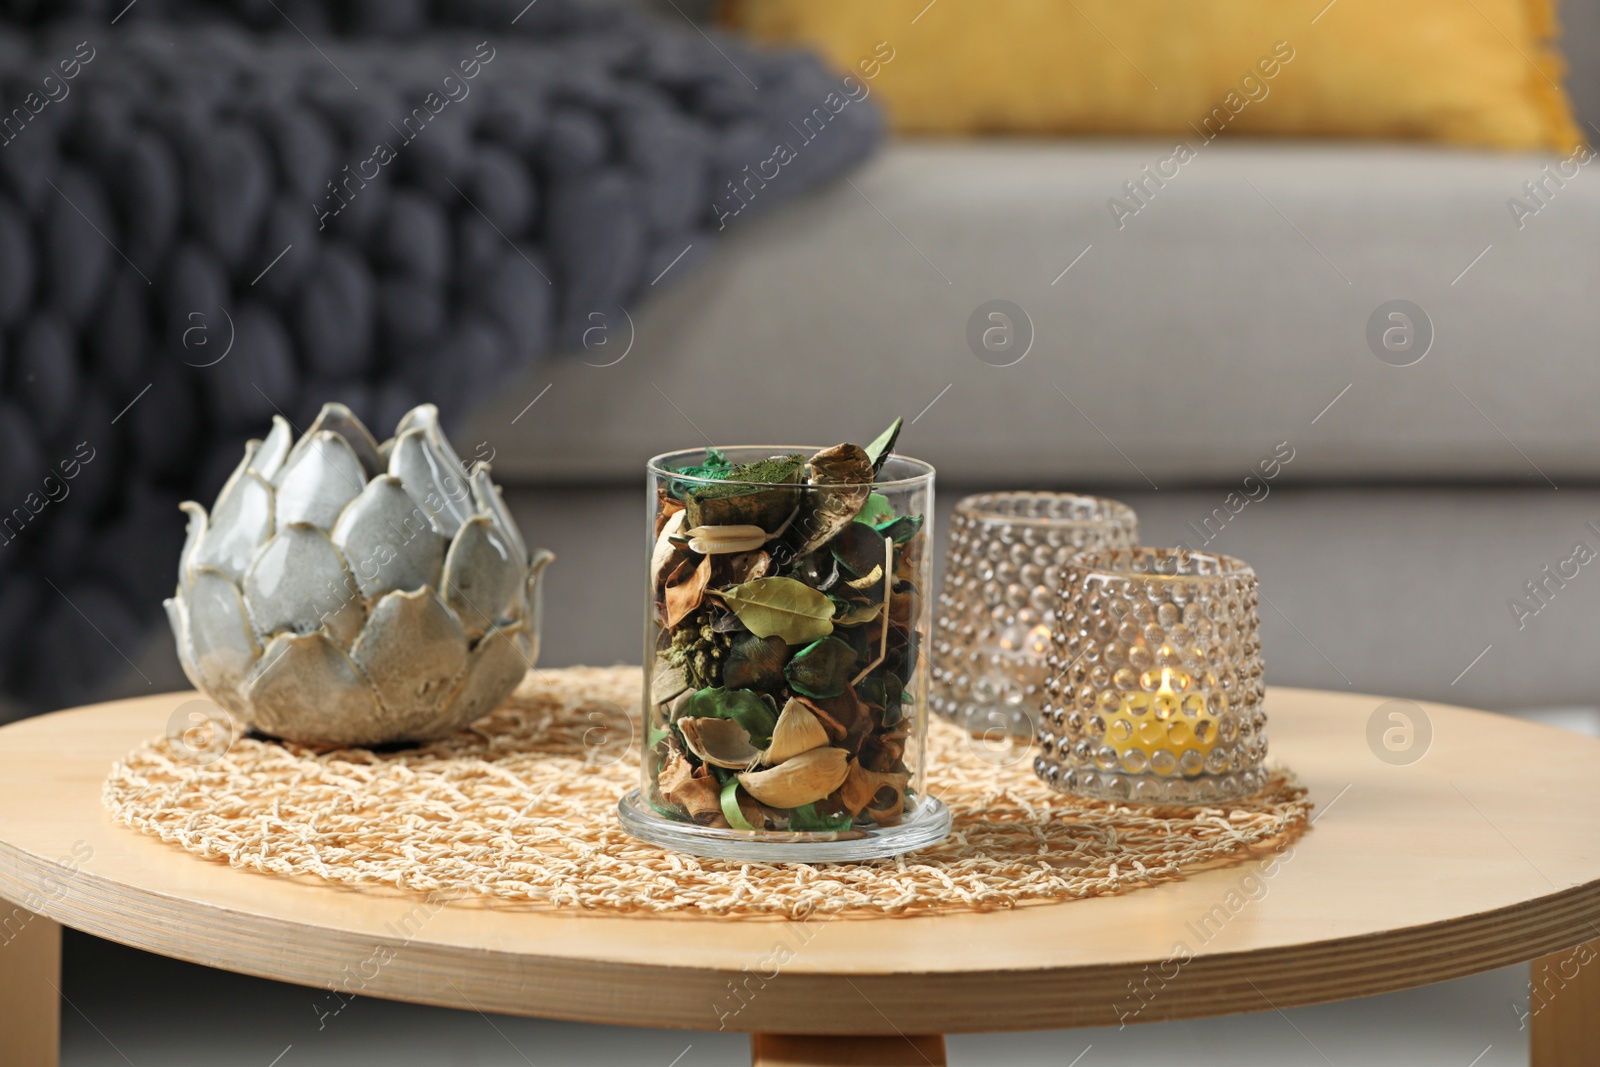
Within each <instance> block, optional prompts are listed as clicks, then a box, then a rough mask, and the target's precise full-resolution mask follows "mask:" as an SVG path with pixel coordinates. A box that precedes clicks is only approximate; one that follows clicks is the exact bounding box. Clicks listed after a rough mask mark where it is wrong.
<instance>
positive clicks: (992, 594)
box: [930, 492, 1139, 740]
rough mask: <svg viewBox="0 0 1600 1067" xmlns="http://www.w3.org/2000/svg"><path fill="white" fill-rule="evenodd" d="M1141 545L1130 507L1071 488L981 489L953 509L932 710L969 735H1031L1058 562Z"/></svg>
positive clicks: (1057, 582) (1041, 699) (1058, 577)
mask: <svg viewBox="0 0 1600 1067" xmlns="http://www.w3.org/2000/svg"><path fill="white" fill-rule="evenodd" d="M1138 543H1139V522H1138V519H1137V517H1136V516H1135V515H1134V513H1133V509H1132V508H1130V507H1129V506H1128V505H1126V504H1123V503H1121V502H1119V501H1116V500H1103V499H1101V498H1099V497H1093V496H1079V495H1077V494H1074V493H1039V492H1014V493H983V494H980V495H978V496H969V497H966V498H965V499H963V500H962V501H961V502H960V503H959V504H957V505H956V508H955V513H954V515H953V517H952V519H951V532H950V542H949V548H948V550H947V554H946V562H945V571H944V584H943V586H942V587H941V589H940V591H939V619H938V629H937V632H936V634H935V636H934V644H933V651H934V662H933V689H932V690H931V698H930V705H931V707H932V708H933V710H934V712H935V713H936V714H939V715H942V716H944V717H945V718H947V719H949V720H951V721H952V722H954V723H955V724H956V725H957V726H960V727H962V728H963V729H966V730H969V731H971V732H972V733H975V734H984V735H990V734H998V735H1004V736H1009V737H1012V738H1017V739H1025V740H1032V739H1033V738H1034V737H1035V736H1036V735H1037V731H1038V727H1039V721H1040V720H1039V716H1040V713H1041V712H1042V711H1043V709H1044V683H1045V680H1046V670H1045V661H1046V660H1047V658H1048V657H1049V655H1050V634H1051V631H1052V624H1053V623H1054V620H1055V612H1056V598H1057V590H1058V589H1059V588H1060V584H1061V572H1062V567H1063V566H1065V565H1066V563H1067V562H1068V561H1070V560H1071V559H1072V558H1073V557H1074V556H1076V555H1077V554H1078V553H1080V552H1083V551H1086V550H1090V549H1099V548H1129V547H1132V546H1134V545H1137V544H1138Z"/></svg>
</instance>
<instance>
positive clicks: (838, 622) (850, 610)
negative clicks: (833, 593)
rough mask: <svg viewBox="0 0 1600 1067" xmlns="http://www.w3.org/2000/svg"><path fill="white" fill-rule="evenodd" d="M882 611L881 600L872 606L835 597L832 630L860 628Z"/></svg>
mask: <svg viewBox="0 0 1600 1067" xmlns="http://www.w3.org/2000/svg"><path fill="white" fill-rule="evenodd" d="M882 610H883V602H882V601H881V600H880V601H878V602H877V603H872V604H860V603H857V602H855V601H853V600H844V599H842V598H839V597H835V598H834V600H833V626H834V629H836V630H837V629H839V628H840V627H850V626H860V625H861V624H862V623H868V622H871V621H872V620H873V619H876V618H877V617H878V612H880V611H882Z"/></svg>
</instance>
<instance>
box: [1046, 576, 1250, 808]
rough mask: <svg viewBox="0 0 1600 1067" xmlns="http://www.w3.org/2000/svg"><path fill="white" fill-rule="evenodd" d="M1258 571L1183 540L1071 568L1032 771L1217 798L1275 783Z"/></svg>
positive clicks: (1142, 794) (1091, 783)
mask: <svg viewBox="0 0 1600 1067" xmlns="http://www.w3.org/2000/svg"><path fill="white" fill-rule="evenodd" d="M1257 602H1258V592H1257V585H1256V574H1255V571H1253V570H1252V569H1251V568H1250V567H1249V566H1248V565H1247V564H1245V563H1242V562H1240V561H1239V560H1236V559H1231V558H1229V557H1227V556H1218V555H1212V554H1209V553H1204V552H1191V551H1189V550H1188V549H1175V548H1134V549H1116V550H1105V551H1099V552H1087V553H1084V554H1082V555H1080V556H1078V557H1077V558H1076V559H1075V560H1073V561H1072V562H1071V563H1069V564H1068V565H1067V566H1066V567H1065V568H1064V572H1063V579H1062V583H1061V589H1060V606H1059V609H1058V610H1059V615H1058V619H1059V621H1058V624H1057V626H1056V630H1055V634H1054V636H1053V645H1054V648H1053V651H1052V654H1051V656H1050V659H1049V664H1048V666H1049V671H1050V679H1049V681H1048V683H1047V685H1046V691H1047V699H1046V703H1045V724H1044V727H1043V731H1042V733H1041V735H1040V738H1039V754H1038V756H1037V758H1036V759H1035V761H1034V769H1035V770H1036V771H1037V772H1038V774H1039V776H1040V777H1041V778H1043V779H1044V780H1045V781H1046V782H1047V783H1049V784H1050V785H1052V786H1054V787H1055V788H1057V789H1060V790H1062V791H1064V792H1069V793H1076V794H1078V795H1080V796H1088V797H1096V798H1100V799H1105V800H1126V801H1135V802H1142V803H1152V804H1209V803H1213V802H1217V801H1225V800H1231V799H1237V798H1239V797H1244V796H1248V795H1250V794H1252V793H1255V792H1256V791H1258V790H1259V789H1261V788H1262V786H1264V785H1265V784H1266V781H1267V774H1266V771H1265V769H1264V768H1263V767H1262V760H1263V759H1264V758H1265V756H1266V754H1267V730H1266V726H1267V713H1266V708H1265V706H1264V703H1263V700H1264V696H1265V692H1266V690H1265V687H1264V685H1263V683H1262V663H1261V639H1260V636H1259V629H1260V620H1259V617H1258V614H1257Z"/></svg>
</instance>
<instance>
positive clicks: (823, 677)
mask: <svg viewBox="0 0 1600 1067" xmlns="http://www.w3.org/2000/svg"><path fill="white" fill-rule="evenodd" d="M830 607H831V605H830ZM855 666H856V650H855V649H853V648H851V647H850V646H849V645H848V644H846V643H845V642H843V641H841V640H839V639H838V638H837V637H824V638H822V639H821V640H820V641H813V642H812V643H811V644H809V645H807V646H806V647H805V648H803V649H801V650H800V651H799V652H797V653H795V656H794V659H792V660H790V661H789V665H788V666H786V667H785V668H784V669H783V675H784V677H785V678H787V679H789V687H790V688H791V689H793V690H794V691H795V692H796V693H799V694H800V695H801V696H808V697H821V698H826V697H835V696H838V695H839V694H840V693H843V692H844V691H845V690H846V689H848V688H849V686H850V675H851V673H852V672H854V670H855Z"/></svg>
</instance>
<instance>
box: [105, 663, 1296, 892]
mask: <svg viewBox="0 0 1600 1067" xmlns="http://www.w3.org/2000/svg"><path fill="white" fill-rule="evenodd" d="M640 689H641V681H640V674H639V670H638V668H629V667H613V668H589V667H579V668H572V669H568V670H537V671H534V672H533V673H531V674H529V676H528V677H527V679H525V680H524V682H523V684H522V686H521V687H520V688H519V689H518V690H517V692H516V693H515V694H514V695H513V696H512V697H511V699H510V700H508V701H507V702H506V703H505V705H504V706H502V707H501V708H499V709H498V710H496V711H495V712H493V713H492V714H490V715H488V716H485V717H484V718H483V719H481V720H479V721H478V722H477V723H476V724H474V725H473V726H472V727H471V728H470V729H467V730H464V731H462V732H461V733H458V734H456V735H454V736H452V737H449V738H446V739H444V740H441V741H435V742H432V743H429V744H427V745H423V746H420V747H415V748H410V749H406V750H402V751H394V752H372V751H367V750H364V749H339V750H319V749H315V748H309V747H306V746H301V745H292V744H282V743H278V742H274V741H265V740H258V739H255V738H252V737H241V738H239V739H238V740H236V741H234V743H233V744H232V746H231V747H230V748H228V750H227V751H226V752H225V753H223V754H222V755H221V756H219V757H217V758H214V759H212V760H211V761H210V762H198V761H197V760H196V756H195V754H194V753H192V752H190V751H188V750H186V749H184V748H183V747H182V746H181V745H175V744H174V743H173V742H172V741H170V740H168V739H167V738H159V739H156V740H153V741H150V742H148V743H146V744H145V745H144V746H142V747H141V748H139V749H137V750H136V751H134V752H132V753H130V754H129V755H128V756H127V757H126V758H125V759H123V760H122V761H121V762H119V763H117V764H116V765H115V766H114V767H113V768H112V770H111V775H110V777H108V778H107V779H106V783H105V792H104V799H105V804H106V807H107V808H108V809H109V810H110V811H111V814H112V816H113V817H114V818H115V819H117V820H118V821H119V822H122V823H124V824H126V825H128V826H131V827H133V828H135V829H137V830H140V831H142V832H144V833H147V834H151V835H153V836H155V837H159V838H160V839H162V840H163V841H167V842H170V843H171V844H174V845H177V846H178V847H180V848H183V849H185V850H187V851H189V852H192V853H193V854H195V855H196V856H200V857H203V858H205V859H209V860H215V861H220V862H226V863H228V864H230V865H231V866H233V867H238V868H245V869H249V870H255V871H261V872H265V873H270V874H276V875H284V876H289V877H315V878H322V879H326V880H328V881H331V882H337V883H342V884H345V885H351V886H366V887H372V888H374V889H377V888H384V889H389V890H400V891H412V892H419V893H432V894H436V895H441V896H444V897H446V898H449V899H460V900H467V899H476V900H480V901H492V902H498V903H505V902H514V903H516V904H520V905H522V906H529V907H539V908H562V909H572V910H574V911H578V910H588V911H594V912H604V913H606V914H613V915H614V914H618V913H638V914H649V913H659V912H677V913H686V914H691V915H692V914H695V913H699V914H704V915H719V916H732V917H741V918H766V917H771V918H778V917H787V916H793V915H808V914H830V915H841V916H851V915H856V916H862V917H870V916H881V915H904V914H923V913H928V912H937V911H954V910H968V911H985V910H993V909H997V908H1011V907H1017V906H1019V905H1024V904H1040V903H1049V902H1053V901H1062V900H1069V899H1073V898H1078V897H1089V896H1097V895H1100V894H1105V893H1118V892H1125V891H1127V890H1130V889H1134V888H1138V887H1142V886H1150V885H1155V884H1157V883H1160V882H1165V881H1172V880H1174V879H1177V878H1181V877H1183V876H1184V875H1185V874H1186V873H1192V872H1194V871H1196V870H1199V869H1202V868H1205V867H1211V866H1216V865H1219V864H1224V863H1227V862H1229V861H1236V860H1240V859H1243V858H1246V857H1247V856H1249V855H1251V854H1252V853H1254V852H1256V851H1259V850H1263V849H1269V848H1274V847H1280V846H1281V845H1282V844H1284V843H1286V842H1287V841H1289V840H1291V839H1292V838H1294V837H1296V836H1298V835H1299V834H1300V833H1301V832H1302V831H1303V830H1304V829H1305V827H1306V825H1307V817H1308V815H1309V813H1310V811H1311V802H1310V801H1309V800H1308V799H1307V798H1306V792H1305V790H1304V789H1303V788H1301V787H1300V786H1299V785H1298V784H1297V783H1296V782H1295V780H1294V778H1293V776H1292V775H1290V774H1288V773H1287V772H1277V773H1275V774H1274V775H1273V777H1272V782H1271V785H1270V786H1269V787H1268V789H1267V790H1266V791H1265V792H1264V793H1262V794H1261V795H1259V796H1257V797H1254V798H1252V799H1250V800H1247V801H1242V802H1238V803H1235V804H1232V805H1229V806H1227V807H1221V808H1193V809H1180V808H1145V807H1126V806H1119V805H1116V804H1110V803H1104V802H1099V801H1092V800H1079V799H1076V798H1074V797H1067V796H1062V795H1060V794H1058V793H1054V792H1052V791H1051V790H1049V789H1048V788H1046V787H1045V786H1044V784H1043V783H1041V782H1040V781H1038V779H1036V778H1035V777H1034V775H1033V771H1032V763H1033V760H1032V756H1031V754H1030V753H1029V752H1027V750H1025V749H1021V750H1017V751H1013V752H1011V753H1009V754H1002V753H997V752H995V751H991V750H990V748H989V747H988V746H987V745H985V744H984V743H983V742H982V741H981V740H977V739H972V738H969V737H968V735H967V734H966V733H965V732H964V731H962V730H959V729H957V728H956V727H954V726H951V725H949V724H947V723H944V722H942V721H936V722H934V723H933V724H932V725H931V727H930V731H929V750H928V768H929V770H928V779H927V786H928V789H929V791H930V792H931V793H933V794H935V795H937V796H939V797H940V798H942V799H943V800H944V802H945V803H946V804H947V805H949V807H950V809H951V812H952V813H953V815H954V818H955V826H954V830H953V832H952V833H951V835H950V837H949V838H948V839H946V840H945V841H944V842H942V843H941V844H939V845H936V846H934V847H932V848H925V849H922V850H921V851H918V852H914V853H911V854H909V855H906V856H901V857H898V858H896V859H888V860H875V861H871V862H866V863H838V864H736V863H728V862H722V861H717V860H702V859H697V858H695V857H692V856H684V855H679V854H676V853H672V852H667V851H664V850H662V849H659V848H656V847H654V846H651V845H646V844H643V843H641V842H639V841H636V840H634V839H633V838H632V837H629V836H628V835H627V834H626V833H624V832H623V830H622V828H621V827H620V826H619V825H618V822H617V817H616V806H617V801H618V799H619V798H621V796H622V795H623V794H624V793H625V792H627V791H628V790H629V789H631V788H633V787H634V786H636V785H637V784H638V781H639V755H638V745H637V740H638V738H637V730H638V725H637V714H638V712H637V709H638V700H639V696H640Z"/></svg>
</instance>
